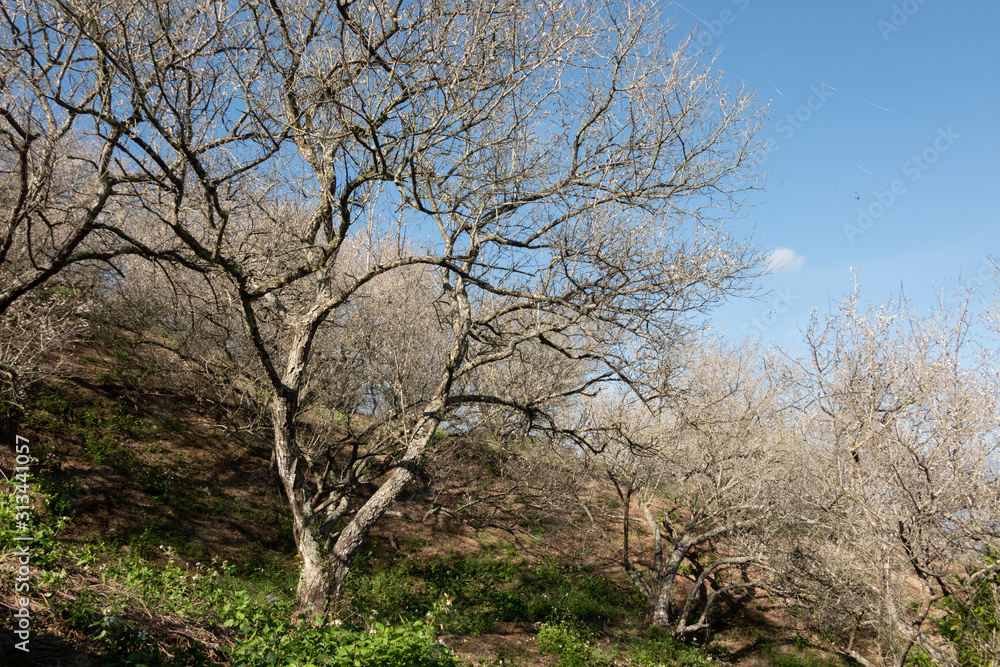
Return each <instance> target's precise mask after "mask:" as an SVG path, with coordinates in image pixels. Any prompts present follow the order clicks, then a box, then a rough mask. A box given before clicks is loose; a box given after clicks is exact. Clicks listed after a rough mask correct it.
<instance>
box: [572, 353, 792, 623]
mask: <svg viewBox="0 0 1000 667" xmlns="http://www.w3.org/2000/svg"><path fill="white" fill-rule="evenodd" d="M691 347H692V350H690V351H688V352H687V355H688V356H687V362H686V363H685V364H683V366H682V367H680V368H675V369H674V371H673V372H671V376H670V383H671V391H670V393H669V395H668V396H667V397H666V398H664V399H662V400H661V401H659V402H657V403H656V404H655V408H654V409H653V410H652V411H650V409H649V407H648V406H644V405H636V406H635V407H627V404H626V403H620V404H618V405H617V406H616V407H615V409H613V410H608V409H604V410H602V411H599V412H597V413H592V415H591V421H592V423H593V424H595V428H594V429H593V430H592V431H591V433H590V434H589V437H588V438H587V439H586V442H587V446H588V448H589V449H590V450H591V451H592V452H593V453H594V454H595V456H596V459H597V468H598V470H599V471H601V472H602V473H603V474H604V475H605V476H606V478H607V479H608V480H610V482H611V483H612V485H613V486H614V489H615V491H616V492H617V494H618V497H619V499H620V501H621V503H622V506H623V508H624V511H623V516H622V524H621V525H622V533H623V538H624V539H623V541H622V546H621V547H620V548H619V553H620V555H621V558H622V564H623V565H624V567H625V570H626V572H627V573H628V575H629V577H630V578H631V579H632V581H633V582H634V583H635V584H636V586H637V587H638V588H639V590H640V591H641V592H642V594H643V595H644V596H645V597H646V599H647V600H648V602H649V605H650V609H651V611H652V618H653V622H654V623H655V624H656V625H659V626H660V627H663V628H667V629H669V630H670V631H671V632H673V633H675V634H678V635H684V634H690V633H694V632H698V631H708V630H709V629H710V626H711V617H710V613H711V611H712V609H713V607H714V606H715V604H716V603H717V601H718V600H719V599H720V597H721V598H723V599H725V598H729V597H731V596H732V595H733V593H735V592H737V591H740V590H746V589H753V588H755V587H758V586H762V585H765V586H766V579H764V578H761V577H760V576H759V575H760V574H761V573H762V572H764V571H766V568H767V566H768V556H769V551H770V550H769V545H770V543H771V541H773V540H774V539H776V538H777V536H779V535H780V534H781V532H782V530H783V528H784V527H785V525H786V517H787V516H788V507H787V506H786V505H785V504H784V502H785V501H786V500H787V492H786V488H787V485H788V482H789V480H790V478H791V477H792V476H793V469H794V465H793V457H792V456H791V448H790V446H789V444H788V443H787V441H786V438H787V435H786V433H785V431H786V429H785V427H784V425H783V420H782V417H781V410H782V405H781V398H782V395H783V387H782V384H781V382H782V379H783V377H784V376H785V374H784V373H783V372H782V368H781V364H779V363H778V360H777V359H776V358H775V357H774V356H773V355H762V354H761V353H760V351H759V350H756V349H753V350H751V349H748V348H744V349H733V350H722V349H721V348H722V347H723V346H722V344H721V343H719V342H717V341H705V342H703V343H702V344H701V345H698V346H697V348H696V351H695V349H694V348H695V346H694V345H692V346H691ZM713 348H715V349H713ZM675 363H676V362H675ZM633 512H634V514H636V515H638V516H633ZM633 520H636V521H639V522H641V523H640V525H644V527H645V530H644V531H643V530H639V529H637V528H633V527H632V523H631V522H632V521H633ZM612 543H615V542H614V541H612ZM683 569H687V571H688V572H689V573H691V574H692V576H693V579H694V580H693V583H692V584H691V585H690V587H689V588H688V589H687V590H684V585H682V584H681V583H680V582H682V581H683V577H682V576H681V573H682V570H683ZM733 575H736V576H733ZM678 593H680V600H678Z"/></svg>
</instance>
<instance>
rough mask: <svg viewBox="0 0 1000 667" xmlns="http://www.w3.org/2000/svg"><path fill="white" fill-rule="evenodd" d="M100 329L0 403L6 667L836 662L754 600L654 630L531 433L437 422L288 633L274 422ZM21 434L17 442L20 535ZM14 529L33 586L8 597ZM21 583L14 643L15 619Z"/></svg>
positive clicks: (283, 511) (291, 571) (776, 606)
mask: <svg viewBox="0 0 1000 667" xmlns="http://www.w3.org/2000/svg"><path fill="white" fill-rule="evenodd" d="M101 341H102V342H90V343H86V344H80V345H78V346H77V347H75V348H74V349H73V350H72V351H71V352H68V353H66V354H65V355H64V356H63V357H62V358H61V359H59V360H58V361H59V362H60V363H59V364H58V369H59V370H58V373H57V374H53V375H50V376H48V377H47V378H46V379H45V380H44V381H43V382H41V383H39V384H37V385H36V386H34V387H32V388H31V390H30V392H28V394H27V395H26V396H25V397H23V400H20V401H17V402H14V401H9V400H8V401H6V402H5V403H4V404H3V406H2V410H3V424H4V426H3V429H4V443H5V447H3V448H0V468H2V470H3V473H4V475H5V477H6V478H7V480H8V481H6V482H4V488H3V495H2V496H0V517H2V522H0V542H2V547H3V553H4V557H3V563H4V569H5V575H4V576H3V578H2V580H0V591H2V595H0V604H2V605H3V606H4V611H5V613H4V624H5V638H4V640H3V643H2V645H0V662H2V663H3V664H11V665H14V664H37V665H56V664H64V665H119V664H141V665H215V664H222V665H229V664H240V665H249V664H255V665H256V664H262V665H263V664H336V665H342V664H343V665H354V664H365V665H368V664H370V665H379V664H385V665H431V664H441V665H446V664H459V663H461V664H480V665H525V666H527V665H567V666H568V665H637V666H638V665H649V666H652V665H661V664H665V665H669V664H685V665H707V664H738V665H787V666H791V665H838V664H844V663H842V662H841V660H840V658H838V657H836V656H835V654H834V653H832V652H830V651H828V650H825V648H828V647H826V645H825V644H824V642H823V641H822V640H821V639H820V638H819V637H816V636H814V635H811V634H810V633H808V632H806V631H805V630H804V629H803V628H804V627H805V626H804V624H802V623H801V619H800V618H798V617H797V616H796V614H795V613H794V609H787V608H784V607H783V605H782V604H781V601H779V600H771V599H769V598H767V597H766V596H765V595H763V594H760V595H757V596H756V597H753V598H752V599H741V600H734V601H732V602H731V603H730V604H728V605H723V606H722V607H721V608H720V610H719V613H718V614H717V617H716V619H715V625H716V632H715V633H714V634H713V636H712V638H711V641H709V642H701V643H698V642H693V643H682V642H679V641H676V640H674V639H671V638H670V637H667V636H665V635H663V634H660V633H658V632H656V631H654V630H651V629H650V628H649V625H648V622H647V620H648V619H647V610H646V606H645V602H644V600H643V599H642V597H641V596H640V595H638V593H637V591H636V590H635V589H634V587H633V586H632V585H631V584H630V583H629V582H628V580H627V579H626V578H625V577H624V575H623V573H622V570H621V567H620V564H619V563H617V562H616V560H615V558H614V555H615V552H614V550H613V549H612V548H610V545H608V544H607V543H606V542H605V540H604V538H603V537H602V536H601V535H599V534H598V533H597V532H595V531H594V530H592V529H591V526H590V524H589V522H588V520H587V518H586V515H584V514H582V512H580V511H579V510H577V509H576V508H574V507H573V506H572V504H571V503H566V502H559V501H558V499H556V498H555V497H554V495H552V484H559V483H561V482H560V480H559V475H560V474H562V473H553V475H554V477H553V476H552V475H549V476H546V475H544V474H541V473H544V472H545V471H546V465H545V462H544V461H541V460H539V459H537V458H533V457H538V456H541V455H540V454H536V453H533V452H532V451H531V450H530V448H528V447H521V448H515V450H514V451H500V450H499V449H497V448H496V447H495V446H493V445H491V444H489V443H487V442H482V441H477V440H476V439H470V438H468V437H461V436H453V435H450V434H447V433H441V434H439V436H440V437H439V438H438V442H437V445H436V449H435V451H434V453H433V456H432V460H431V461H430V462H429V464H428V468H427V475H426V478H425V483H424V484H423V485H422V486H419V487H414V488H413V489H412V492H411V493H409V494H408V496H407V497H406V498H404V500H403V501H402V502H399V503H397V505H396V506H395V507H394V508H393V511H392V512H391V513H390V515H388V516H386V517H384V519H383V521H382V522H381V524H380V526H379V529H378V531H377V534H376V535H375V536H374V538H373V539H372V540H371V542H370V543H369V544H368V545H367V547H366V549H365V550H364V553H363V555H362V556H361V558H360V559H359V560H358V561H357V562H356V563H355V565H354V567H353V569H352V572H351V575H350V578H349V581H348V584H347V588H346V593H345V595H344V596H343V599H342V601H341V603H340V605H339V606H338V607H336V608H335V609H334V610H333V612H332V614H331V616H330V617H329V618H327V619H326V623H325V624H323V625H310V626H305V625H298V626H296V625H294V624H293V622H292V605H293V601H294V598H295V585H296V579H297V571H298V567H297V556H296V554H295V548H294V543H293V540H292V536H291V522H290V519H289V513H288V510H287V506H286V503H285V500H284V498H283V493H282V491H281V489H280V487H279V485H278V484H277V480H276V477H275V475H274V474H273V473H272V472H271V470H270V467H269V457H270V448H269V436H270V433H269V432H268V429H267V427H266V424H265V423H263V422H261V421H260V420H255V419H253V418H252V415H253V411H252V410H246V409H241V407H240V405H239V404H238V401H236V400H235V394H230V395H229V396H228V398H227V397H226V396H225V395H224V394H222V395H220V393H219V392H217V391H212V390H211V387H208V386H207V385H206V382H207V381H208V380H207V379H206V376H205V375H204V374H201V373H199V372H195V371H194V370H193V369H187V370H184V369H182V367H181V365H180V364H179V362H177V364H176V365H175V366H174V367H172V370H170V371H169V372H168V370H167V367H166V366H164V364H163V363H162V362H163V354H153V353H152V352H151V350H150V348H147V347H143V346H137V345H135V344H133V343H130V342H129V339H128V338H127V337H124V336H111V337H103V338H102V339H101ZM53 361H55V360H53ZM17 436H20V437H21V438H22V440H21V442H22V443H23V439H24V438H27V440H28V444H29V446H30V458H31V465H30V477H29V478H27V483H28V491H29V495H30V496H31V501H32V502H31V505H30V511H29V515H30V518H29V523H30V527H29V529H28V530H19V526H18V523H17V518H16V514H17V512H18V510H17V505H18V504H19V501H18V500H17V498H16V496H17V495H18V494H19V493H20V492H19V491H18V485H19V484H23V482H24V481H25V480H24V478H22V479H21V480H18V478H17V477H16V472H17V470H16V466H17V464H18V461H17V459H16V454H15V449H14V444H15V440H16V437H17ZM540 474H541V476H540V477H539V475H540ZM562 481H563V482H572V481H573V480H565V479H564V480H562ZM591 492H592V493H594V494H597V496H598V497H601V494H602V493H603V494H605V495H604V497H606V498H607V499H608V501H607V502H608V506H609V510H614V501H613V500H612V495H611V494H610V493H607V492H606V490H602V489H591ZM24 535H30V536H31V537H33V538H34V541H33V542H30V559H29V560H30V565H29V568H30V574H29V576H28V578H27V579H26V581H27V582H28V583H29V584H30V589H29V590H28V591H27V592H24V591H23V589H22V592H17V593H16V591H15V585H17V584H18V583H19V582H18V580H17V574H18V568H19V567H20V564H19V562H18V555H17V554H18V549H21V548H22V545H23V544H24V543H25V542H24V541H19V540H17V539H16V538H17V537H19V536H24ZM25 594H27V595H28V596H29V598H30V605H29V607H28V608H29V609H30V632H31V635H30V640H29V644H28V645H27V647H28V648H30V652H28V653H25V652H24V651H21V650H18V649H17V648H16V644H17V643H18V642H20V641H22V640H21V639H19V638H17V637H16V636H14V635H13V634H12V631H13V630H15V629H17V627H18V626H17V625H16V623H18V622H19V621H18V620H17V619H15V618H14V617H13V613H14V611H15V610H16V609H17V608H18V607H17V606H16V605H17V604H18V603H17V602H16V600H17V599H18V597H19V596H21V595H25Z"/></svg>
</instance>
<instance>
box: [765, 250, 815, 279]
mask: <svg viewBox="0 0 1000 667" xmlns="http://www.w3.org/2000/svg"><path fill="white" fill-rule="evenodd" d="M805 262H806V258H805V255H799V254H797V253H796V252H795V251H794V250H792V249H791V248H775V249H774V250H773V251H772V252H771V254H770V255H768V256H767V266H766V268H767V272H768V273H777V272H778V271H791V272H793V273H794V272H796V271H798V270H799V269H801V268H802V265H803V264H805Z"/></svg>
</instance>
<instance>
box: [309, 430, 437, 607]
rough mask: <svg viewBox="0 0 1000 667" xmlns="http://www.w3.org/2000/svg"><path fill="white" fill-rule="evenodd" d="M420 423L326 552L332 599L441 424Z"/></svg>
mask: <svg viewBox="0 0 1000 667" xmlns="http://www.w3.org/2000/svg"><path fill="white" fill-rule="evenodd" d="M427 412H428V413H434V412H436V411H434V410H428V411H427ZM424 419H425V421H424V422H423V424H421V425H420V426H418V427H417V429H416V432H415V433H414V434H413V438H412V439H411V440H410V444H409V446H408V447H407V448H406V453H405V454H404V455H403V458H402V459H401V460H400V461H399V463H398V464H397V466H396V468H395V470H393V472H392V474H391V475H389V479H388V480H386V482H385V483H384V484H383V485H382V486H381V487H379V489H378V491H376V492H375V493H374V494H372V496H371V497H370V498H369V499H368V501H367V502H366V503H365V504H364V505H363V506H362V507H361V509H360V510H358V512H357V514H355V515H354V518H353V519H351V522H350V523H348V524H347V526H346V527H345V528H344V530H343V531H342V532H341V533H340V536H339V537H338V538H337V541H336V542H335V543H334V545H333V548H332V549H331V550H330V554H329V568H328V572H329V575H330V584H331V586H332V589H333V590H332V593H333V597H334V598H336V597H339V596H340V593H341V589H342V588H343V585H344V579H345V578H346V577H347V573H348V572H349V570H350V566H351V563H352V562H353V561H354V556H355V555H356V554H357V553H358V549H360V548H361V545H362V544H364V542H365V540H366V539H368V535H369V533H371V530H372V528H373V527H374V526H375V523H376V522H377V521H378V520H379V519H380V518H381V517H382V515H383V514H385V513H386V511H387V510H388V509H389V508H390V507H392V504H393V503H394V502H395V501H396V498H398V497H399V495H400V494H401V493H402V492H403V489H405V488H406V485H407V484H409V483H410V482H412V481H414V480H415V479H417V478H418V474H419V470H420V461H421V458H422V457H423V454H424V451H425V450H426V449H427V445H428V443H430V441H431V438H432V437H434V431H435V430H436V429H437V427H438V425H439V424H440V423H441V421H440V419H438V418H437V417H436V416H427V417H425V418H424Z"/></svg>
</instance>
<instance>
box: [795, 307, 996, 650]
mask: <svg viewBox="0 0 1000 667" xmlns="http://www.w3.org/2000/svg"><path fill="white" fill-rule="evenodd" d="M975 319H976V318H975V317H974V316H973V315H972V313H971V312H969V311H968V310H967V309H966V308H965V307H959V308H957V309H954V310H949V309H946V308H944V307H942V308H940V309H938V310H935V311H932V312H931V313H930V314H929V315H927V316H923V317H921V316H917V315H915V314H914V313H913V312H912V310H911V308H910V306H909V304H908V303H907V302H906V301H905V300H898V301H892V302H890V303H888V304H887V305H885V306H880V307H873V306H868V307H865V306H864V305H863V304H861V303H860V302H859V296H858V294H857V292H856V291H855V293H854V294H853V295H851V296H850V297H849V298H848V299H846V300H845V301H844V302H843V303H842V304H840V305H839V306H837V307H836V309H835V310H833V311H832V312H831V314H830V316H829V317H828V318H826V319H825V320H819V319H817V320H814V322H813V324H812V325H811V327H810V328H809V331H808V334H807V336H806V342H807V346H808V348H807V349H808V357H807V358H806V360H805V361H804V362H803V363H802V373H803V385H802V386H803V388H804V389H805V390H806V393H805V394H804V395H803V398H804V399H806V400H807V401H808V403H806V405H807V406H808V408H807V413H808V415H809V416H808V418H807V421H806V422H805V423H804V424H805V428H804V431H803V432H804V435H805V438H806V447H807V450H806V452H805V455H807V456H809V457H813V458H814V459H815V461H816V462H817V465H816V467H815V468H814V470H815V472H816V473H818V474H816V475H815V477H814V478H813V479H812V480H811V481H812V484H810V485H809V486H807V487H803V491H804V492H805V494H806V495H805V496H804V508H805V509H804V514H805V515H807V516H808V518H809V520H810V521H809V522H808V523H806V524H803V525H811V526H813V527H814V528H815V529H816V530H815V532H813V531H810V532H803V533H801V534H802V535H803V536H806V535H808V536H811V537H809V539H805V540H803V541H800V542H798V543H797V545H796V547H795V553H794V557H793V558H792V560H791V565H792V566H794V567H793V568H791V569H790V570H789V571H790V572H792V573H795V572H799V573H804V574H805V575H808V576H806V577H805V579H803V580H800V581H799V585H801V586H805V584H803V583H802V582H803V581H807V580H811V581H812V582H813V585H814V586H813V588H812V590H816V587H817V586H818V588H819V590H820V591H821V597H822V602H823V603H824V604H825V605H826V606H832V607H834V608H836V607H838V606H839V607H840V610H839V612H837V613H836V614H834V616H833V617H834V618H838V617H839V619H840V623H841V627H840V628H838V630H839V631H841V632H843V633H844V634H845V635H850V636H852V639H853V635H854V634H855V632H856V631H857V630H868V631H871V632H874V633H875V635H876V636H877V637H878V638H880V641H879V642H878V646H879V648H880V650H881V652H882V654H883V655H884V656H885V657H886V658H887V659H891V660H892V661H893V663H894V664H897V665H902V664H904V662H905V660H906V657H907V655H908V654H909V652H910V650H911V648H912V647H913V646H914V645H919V646H920V648H921V649H923V650H924V651H925V652H926V653H927V654H929V655H930V656H931V658H932V659H933V660H934V661H935V662H936V663H938V664H957V661H956V659H955V658H954V656H953V655H952V652H951V650H950V649H949V648H948V645H947V643H946V642H944V641H943V640H942V639H941V638H940V637H939V636H938V635H937V633H935V632H934V631H933V625H932V623H931V620H932V619H933V618H934V617H935V615H937V614H938V613H939V610H940V606H941V602H942V600H943V599H944V598H946V597H949V598H952V599H961V598H962V597H964V596H968V595H971V594H972V593H973V592H974V590H975V587H970V586H969V579H968V578H964V577H963V576H962V575H963V574H964V573H965V572H966V568H969V567H971V568H972V571H973V572H977V571H979V570H980V569H982V568H983V567H985V562H984V560H983V559H984V557H985V556H986V554H987V549H988V548H991V549H996V548H997V545H998V544H1000V532H998V530H997V525H998V524H997V517H998V510H1000V494H998V488H1000V487H998V481H1000V480H998V479H997V474H998V468H997V465H996V464H997V461H998V446H1000V443H998V441H997V437H996V436H997V433H998V426H1000V422H998V419H1000V412H998V406H997V402H996V396H997V390H998V385H997V381H998V377H997V364H996V362H997V359H996V352H995V351H994V350H991V349H989V348H983V347H980V346H978V345H977V343H976V339H975V337H974V336H973V331H974V327H975ZM973 578H975V577H973ZM849 648H851V647H849ZM852 650H853V649H852Z"/></svg>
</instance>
